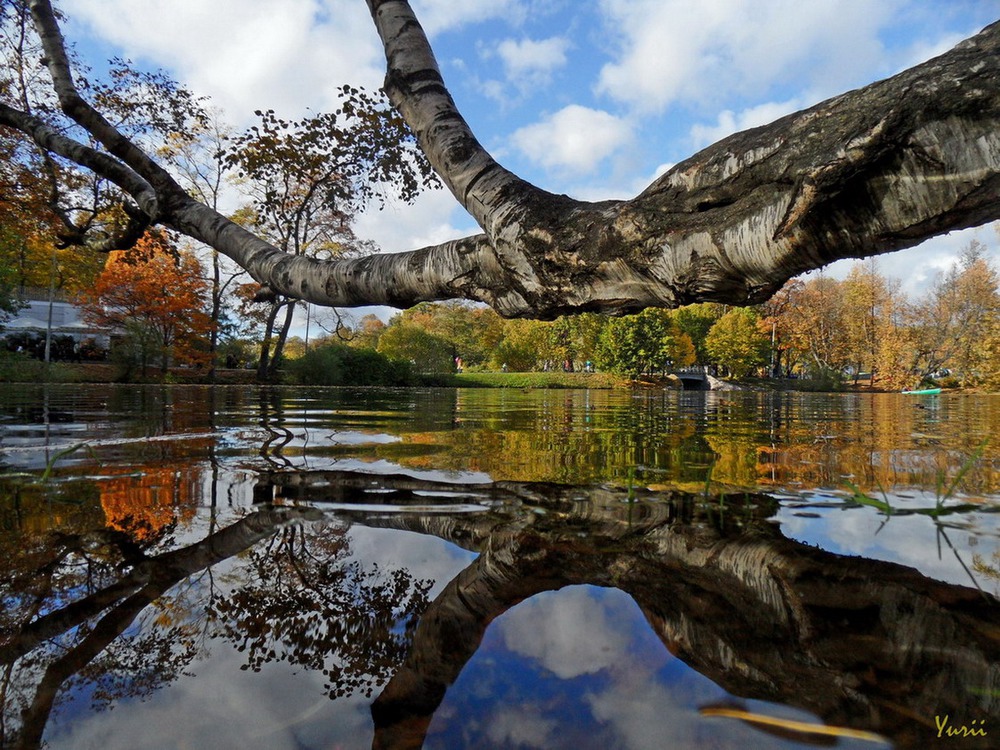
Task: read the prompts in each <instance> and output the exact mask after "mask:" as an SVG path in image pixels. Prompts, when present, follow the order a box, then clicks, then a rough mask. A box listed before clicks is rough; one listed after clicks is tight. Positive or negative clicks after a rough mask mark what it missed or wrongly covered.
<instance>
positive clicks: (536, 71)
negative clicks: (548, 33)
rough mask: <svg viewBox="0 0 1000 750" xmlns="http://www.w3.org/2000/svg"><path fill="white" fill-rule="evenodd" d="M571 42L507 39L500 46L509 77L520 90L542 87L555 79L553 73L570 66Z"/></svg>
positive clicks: (565, 40)
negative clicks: (567, 55) (568, 54)
mask: <svg viewBox="0 0 1000 750" xmlns="http://www.w3.org/2000/svg"><path fill="white" fill-rule="evenodd" d="M568 48H569V41H568V40H567V39H565V38H563V37H550V38H548V39H540V40H537V41H536V40H534V39H521V40H515V39H504V40H503V41H502V42H500V44H499V45H497V54H499V55H500V59H501V60H502V61H503V65H504V70H505V71H506V73H507V78H508V79H510V80H511V82H512V83H513V84H514V85H515V86H517V87H518V88H526V87H530V86H540V85H544V84H546V83H548V82H549V81H550V80H551V77H552V72H553V71H554V70H556V69H557V68H561V67H563V66H564V65H566V50H567V49H568Z"/></svg>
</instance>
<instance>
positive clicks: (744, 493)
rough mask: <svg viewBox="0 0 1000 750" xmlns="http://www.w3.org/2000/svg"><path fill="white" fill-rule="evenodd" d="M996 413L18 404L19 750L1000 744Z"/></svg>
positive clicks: (3, 463) (678, 399)
mask: <svg viewBox="0 0 1000 750" xmlns="http://www.w3.org/2000/svg"><path fill="white" fill-rule="evenodd" d="M998 452H1000V397H993V396H972V395H947V394H944V395H940V396H928V397H913V396H902V395H895V394H884V395H854V394H850V395H844V394H762V393H747V392H737V393H670V392H668V393H664V392H660V391H645V392H637V393H628V392H617V391H616V392H611V391H531V392H527V391H516V390H515V391H501V390H444V389H440V390H438V389H435V390H341V389H275V388H242V387H218V388H214V389H213V388H202V387H180V386H175V387H134V386H133V387H114V386H106V387H105V386H101V387H91V386H59V387H48V388H45V387H42V386H31V385H15V386H10V385H7V386H0V555H2V557H3V559H4V561H5V563H4V566H3V568H2V570H3V575H2V576H0V583H2V597H3V605H4V606H3V611H2V615H0V666H2V669H3V671H2V683H0V698H2V709H3V712H2V718H0V747H4V748H6V747H41V746H45V747H51V748H102V750H103V749H110V748H129V749H130V750H131V749H134V748H205V747H212V748H241V749H242V750H252V749H254V748H268V749H269V750H270V749H272V748H275V749H279V750H281V749H283V748H368V747H385V748H402V747H428V748H464V747H470V748H483V747H497V748H574V749H575V750H580V749H582V748H591V747H596V748H602V750H607V749H608V748H635V749H640V748H657V749H662V748H694V747H704V748H728V747H733V748H748V747H752V748H771V747H774V748H788V747H806V746H813V745H824V746H826V745H831V744H836V745H837V746H838V747H872V748H878V747H916V746H921V747H935V746H940V747H1000V616H998V615H1000V607H998V604H997V598H996V597H997V595H998V589H1000V527H998V521H1000V515H998V514H997V511H998V510H1000V473H998V466H1000V464H998Z"/></svg>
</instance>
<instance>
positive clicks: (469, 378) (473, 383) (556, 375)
mask: <svg viewBox="0 0 1000 750" xmlns="http://www.w3.org/2000/svg"><path fill="white" fill-rule="evenodd" d="M442 380H443V381H444V382H442V385H450V386H454V387H456V388H622V387H628V385H629V381H628V380H626V379H625V378H622V377H621V376H620V375H612V374H610V373H606V372H463V373H461V374H458V375H449V376H447V377H446V378H443V379H442Z"/></svg>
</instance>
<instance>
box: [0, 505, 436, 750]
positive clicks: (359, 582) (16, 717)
mask: <svg viewBox="0 0 1000 750" xmlns="http://www.w3.org/2000/svg"><path fill="white" fill-rule="evenodd" d="M303 524H305V526H304V525H303ZM307 526H309V527H310V531H309V533H306V532H305V531H304V529H305V528H306V527H307ZM134 530H135V529H133V531H134ZM138 530H139V531H142V532H145V531H146V528H145V527H138ZM158 542H162V537H160V538H154V537H152V536H150V535H147V534H145V533H140V534H138V535H135V534H130V533H125V532H123V531H120V530H117V529H114V528H111V527H103V528H101V527H95V526H93V525H87V526H86V527H84V528H82V529H79V530H74V531H68V530H63V531H59V532H52V533H42V534H37V535H36V534H30V533H24V529H21V530H20V532H19V533H8V534H5V535H4V536H3V538H2V541H0V546H2V547H3V549H2V550H0V552H2V553H4V554H5V557H6V559H7V562H8V566H7V571H8V572H7V576H5V578H4V580H3V583H2V590H0V597H2V599H3V601H4V603H5V607H4V610H3V614H2V615H0V665H2V666H0V699H2V703H3V705H2V721H0V746H2V747H24V748H32V747H38V746H40V744H41V742H42V737H43V733H44V730H45V726H46V724H47V723H48V721H49V718H50V716H51V714H52V712H53V710H54V708H55V706H57V705H58V704H59V702H60V701H69V700H73V699H74V698H76V699H79V698H80V697H81V696H82V697H83V698H84V699H85V700H89V701H90V702H91V703H92V704H93V705H94V707H95V708H100V707H101V706H110V705H113V704H114V703H115V702H116V701H119V700H122V699H127V698H137V697H143V696H145V695H148V694H150V693H151V692H152V691H154V690H156V689H158V688H160V687H162V686H164V685H166V684H169V683H170V682H172V681H173V680H175V679H176V678H178V677H179V676H180V675H182V674H184V673H185V670H187V669H188V668H189V667H190V665H191V664H192V662H193V661H194V660H195V659H196V658H197V657H198V656H199V655H200V653H201V652H202V651H203V649H204V648H205V647H207V645H208V643H209V642H210V641H217V640H219V639H222V640H227V641H229V642H231V643H232V645H233V646H234V647H235V648H237V649H238V650H240V651H245V652H246V658H247V666H248V667H249V668H251V669H254V670H259V669H260V668H261V666H262V665H263V664H265V663H266V662H269V661H287V662H290V663H292V664H295V665H298V666H302V667H305V668H308V669H314V670H317V671H321V672H323V673H324V674H325V675H326V677H327V692H328V694H329V695H330V696H331V697H335V696H338V695H343V694H348V693H352V692H356V691H358V692H365V693H370V691H371V690H372V688H373V686H374V685H377V684H380V683H383V682H385V680H387V679H388V677H389V676H390V675H391V674H392V673H393V671H394V668H395V667H396V666H397V665H398V664H399V663H400V662H401V660H402V658H403V656H404V654H405V652H406V647H407V645H408V643H409V640H410V636H411V632H412V627H413V625H414V624H415V622H416V613H417V612H419V611H422V610H423V609H424V608H426V605H427V598H426V593H427V588H428V584H427V583H425V582H417V581H413V580H412V579H411V577H410V576H409V574H408V573H407V572H406V571H405V570H396V571H386V572H383V571H381V570H378V569H371V568H367V569H365V568H363V567H362V566H360V565H359V564H357V563H356V562H351V561H350V560H349V556H350V550H349V547H348V546H347V543H346V538H345V537H344V534H343V525H342V524H338V523H336V522H335V521H334V522H328V521H327V520H325V519H324V517H323V514H322V513H320V512H319V511H316V510H310V509H297V508H263V509H259V510H257V511H255V512H253V513H250V514H249V515H247V516H246V517H244V518H241V519H240V520H238V521H236V522H235V523H231V524H230V525H228V526H227V527H225V528H223V529H221V530H220V531H216V532H214V533H211V534H209V535H207V536H206V537H205V538H204V539H202V540H201V541H198V542H196V543H193V544H190V545H187V546H181V547H178V548H175V549H172V550H170V551H167V552H160V553H158V554H154V545H155V544H156V543H158ZM216 571H220V572H219V573H218V575H216Z"/></svg>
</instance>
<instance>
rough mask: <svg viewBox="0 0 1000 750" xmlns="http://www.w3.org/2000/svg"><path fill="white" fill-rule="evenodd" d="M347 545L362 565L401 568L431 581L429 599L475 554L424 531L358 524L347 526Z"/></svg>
mask: <svg viewBox="0 0 1000 750" xmlns="http://www.w3.org/2000/svg"><path fill="white" fill-rule="evenodd" d="M350 545H351V555H352V558H353V559H356V560H359V561H361V562H362V563H363V564H364V565H365V566H366V567H370V566H373V565H377V566H378V567H379V568H381V569H382V570H394V569H399V568H401V569H403V570H407V571H409V573H410V575H412V576H413V578H414V579H415V580H428V579H429V580H432V581H434V585H433V586H432V587H431V590H430V592H429V593H428V595H429V596H430V597H431V598H432V599H433V598H434V597H435V596H437V595H438V594H439V593H440V592H441V589H442V588H444V587H445V585H447V583H448V582H449V581H450V580H451V579H452V578H454V577H455V576H457V575H458V574H459V573H460V572H461V571H462V570H463V569H464V568H466V567H468V565H469V564H470V563H471V562H472V561H473V560H474V559H475V558H476V556H477V555H476V553H475V552H469V551H468V550H464V549H462V548H461V547H456V546H455V545H453V544H449V543H447V542H443V541H441V540H440V539H438V538H437V537H432V536H428V535H426V534H418V533H416V532H409V531H396V530H393V529H377V528H370V527H367V526H358V525H355V526H352V527H351V530H350Z"/></svg>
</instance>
